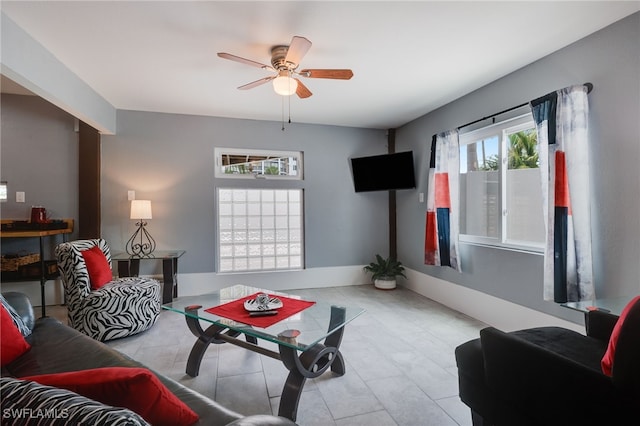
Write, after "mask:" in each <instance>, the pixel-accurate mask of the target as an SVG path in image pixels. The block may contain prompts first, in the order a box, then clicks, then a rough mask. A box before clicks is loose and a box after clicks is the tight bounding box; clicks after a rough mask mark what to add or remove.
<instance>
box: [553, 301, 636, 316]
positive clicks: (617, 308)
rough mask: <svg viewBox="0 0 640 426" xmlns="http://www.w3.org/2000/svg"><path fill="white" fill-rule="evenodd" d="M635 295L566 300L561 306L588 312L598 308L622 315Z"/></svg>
mask: <svg viewBox="0 0 640 426" xmlns="http://www.w3.org/2000/svg"><path fill="white" fill-rule="evenodd" d="M633 297H634V296H625V297H611V298H603V299H593V300H583V301H581V302H566V303H562V304H561V306H564V307H565V308H570V309H574V310H576V311H580V312H588V311H590V310H594V309H598V310H601V311H604V312H610V313H612V314H614V315H618V316H619V315H620V313H622V310H623V309H624V307H625V306H627V303H629V302H630V301H631V299H633Z"/></svg>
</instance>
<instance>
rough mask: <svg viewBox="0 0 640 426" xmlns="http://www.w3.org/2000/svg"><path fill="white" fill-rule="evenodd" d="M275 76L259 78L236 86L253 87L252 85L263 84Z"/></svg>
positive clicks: (244, 88)
mask: <svg viewBox="0 0 640 426" xmlns="http://www.w3.org/2000/svg"><path fill="white" fill-rule="evenodd" d="M276 77H277V76H276V75H272V76H271V77H265V78H261V79H260V80H256V81H252V82H251V83H247V84H245V85H243V86H240V87H238V89H240V90H248V89H253V88H254V87H257V86H260V85H261V84H265V83H266V82H268V81H271V80H273V79H274V78H276Z"/></svg>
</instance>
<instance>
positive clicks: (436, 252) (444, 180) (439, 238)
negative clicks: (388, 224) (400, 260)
mask: <svg viewBox="0 0 640 426" xmlns="http://www.w3.org/2000/svg"><path fill="white" fill-rule="evenodd" d="M459 178H460V144H459V141H458V131H457V130H450V131H447V132H444V133H440V134H438V135H434V136H433V140H432V142H431V157H430V161H429V182H428V193H427V218H426V222H427V223H426V235H425V243H424V263H425V264H426V265H436V266H450V267H452V268H454V269H456V270H457V271H459V272H461V271H462V269H461V265H460V259H459V257H458V235H459V225H458V224H459V214H460V213H459V212H460V209H459V204H460V201H459V192H460V183H459Z"/></svg>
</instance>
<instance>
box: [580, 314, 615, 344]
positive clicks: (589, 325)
mask: <svg viewBox="0 0 640 426" xmlns="http://www.w3.org/2000/svg"><path fill="white" fill-rule="evenodd" d="M618 318H619V317H618V316H617V315H614V314H612V313H609V312H603V311H598V310H595V311H589V312H587V314H586V315H585V328H586V331H587V336H589V337H593V338H595V339H598V340H602V341H603V342H608V341H609V338H610V337H611V332H612V331H613V327H615V325H616V322H618Z"/></svg>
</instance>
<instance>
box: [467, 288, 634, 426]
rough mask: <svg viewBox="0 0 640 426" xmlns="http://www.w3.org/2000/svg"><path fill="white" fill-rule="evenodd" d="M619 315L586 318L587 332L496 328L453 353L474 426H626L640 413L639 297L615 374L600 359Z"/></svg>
mask: <svg viewBox="0 0 640 426" xmlns="http://www.w3.org/2000/svg"><path fill="white" fill-rule="evenodd" d="M617 320H618V317H617V316H615V315H612V314H609V313H605V312H602V311H591V312H589V313H588V314H587V315H586V329H587V335H586V336H585V335H582V334H580V333H577V332H574V331H571V330H567V329H564V328H559V327H540V328H532V329H526V330H520V331H514V332H510V333H505V332H502V331H500V330H497V329H495V328H493V327H488V328H485V329H483V330H481V331H480V338H479V339H475V340H472V341H469V342H467V343H464V344H462V345H460V346H458V347H457V348H456V351H455V356H456V362H457V365H458V377H459V386H460V389H459V392H460V399H461V400H462V401H463V402H464V403H465V404H467V405H468V406H469V407H470V408H471V414H472V419H473V424H474V426H502V425H504V426H516V425H517V426H529V425H541V426H552V425H558V426H560V425H562V426H567V425H580V426H584V425H623V424H629V423H627V422H628V421H629V419H635V420H634V421H637V419H638V418H639V414H640V300H636V302H635V303H633V304H632V305H630V308H629V310H628V313H627V316H626V319H625V321H624V322H623V323H622V324H621V327H620V329H619V331H620V333H619V338H618V343H617V347H616V351H615V356H614V364H613V371H612V375H611V376H607V375H605V374H603V372H602V368H601V360H602V358H603V356H604V354H605V352H606V351H607V346H608V343H609V337H610V335H611V332H612V330H613V329H614V326H615V325H616V322H617Z"/></svg>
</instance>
